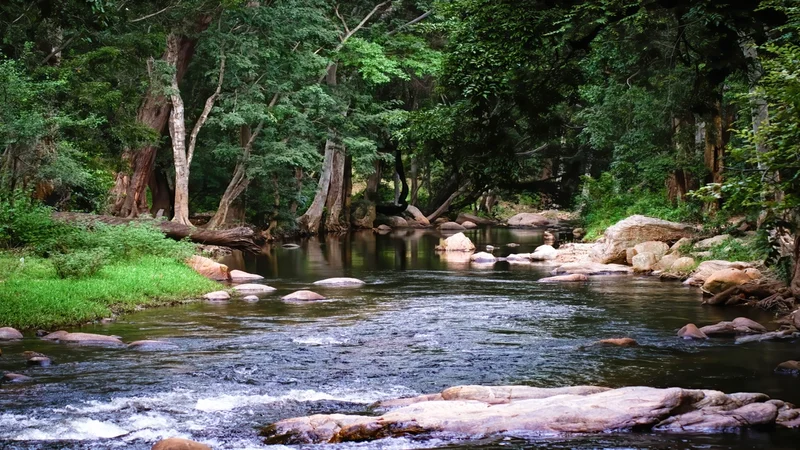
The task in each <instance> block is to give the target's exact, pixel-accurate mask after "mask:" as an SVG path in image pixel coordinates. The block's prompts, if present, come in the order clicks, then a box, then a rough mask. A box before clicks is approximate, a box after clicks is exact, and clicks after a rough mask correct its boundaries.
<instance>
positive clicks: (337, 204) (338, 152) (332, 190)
mask: <svg viewBox="0 0 800 450" xmlns="http://www.w3.org/2000/svg"><path fill="white" fill-rule="evenodd" d="M335 146H336V149H335V150H334V153H333V167H332V169H331V185H330V187H329V188H328V198H327V201H326V202H325V203H326V208H327V209H328V217H327V219H326V220H325V231H331V232H339V231H344V230H346V229H347V226H346V225H343V223H342V221H341V217H340V216H341V213H342V205H343V202H342V193H343V192H344V166H345V159H346V156H345V154H344V153H345V149H344V146H343V145H342V144H340V143H338V142H337V143H336V144H335Z"/></svg>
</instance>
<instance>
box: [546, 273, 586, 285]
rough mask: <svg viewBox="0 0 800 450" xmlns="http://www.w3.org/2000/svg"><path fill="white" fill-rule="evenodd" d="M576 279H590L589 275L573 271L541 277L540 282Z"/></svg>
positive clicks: (571, 280) (572, 280)
mask: <svg viewBox="0 0 800 450" xmlns="http://www.w3.org/2000/svg"><path fill="white" fill-rule="evenodd" d="M574 281H589V277H588V276H586V275H584V274H582V273H573V274H569V275H557V276H554V277H547V278H540V279H539V282H540V283H559V282H574Z"/></svg>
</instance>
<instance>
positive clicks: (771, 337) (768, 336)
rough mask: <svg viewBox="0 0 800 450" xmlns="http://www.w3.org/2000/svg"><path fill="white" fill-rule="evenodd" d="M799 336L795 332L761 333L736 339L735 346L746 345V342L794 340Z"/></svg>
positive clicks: (791, 330)
mask: <svg viewBox="0 0 800 450" xmlns="http://www.w3.org/2000/svg"><path fill="white" fill-rule="evenodd" d="M798 336H800V333H797V332H796V331H795V330H793V329H790V330H781V331H770V332H768V333H761V334H749V335H745V336H741V337H737V338H736V344H746V343H748V342H764V341H780V340H786V339H795V338H797V337H798Z"/></svg>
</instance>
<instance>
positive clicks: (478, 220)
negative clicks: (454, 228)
mask: <svg viewBox="0 0 800 450" xmlns="http://www.w3.org/2000/svg"><path fill="white" fill-rule="evenodd" d="M464 222H472V223H474V224H477V225H495V224H496V223H497V221H496V220H492V219H487V218H485V217H480V216H476V215H475V214H469V213H461V214H459V215H458V217H456V223H460V224H463V223H464Z"/></svg>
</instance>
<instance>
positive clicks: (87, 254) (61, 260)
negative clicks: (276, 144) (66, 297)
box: [50, 247, 110, 278]
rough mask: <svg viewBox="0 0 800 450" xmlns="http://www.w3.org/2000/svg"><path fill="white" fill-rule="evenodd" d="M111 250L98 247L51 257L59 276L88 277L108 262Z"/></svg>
mask: <svg viewBox="0 0 800 450" xmlns="http://www.w3.org/2000/svg"><path fill="white" fill-rule="evenodd" d="M109 254H110V252H109V250H108V249H106V248H102V247H101V248H96V249H92V250H78V251H74V252H71V253H61V254H57V255H53V256H52V257H51V258H50V259H51V260H52V262H53V267H54V268H55V269H56V275H58V277H59V278H87V277H90V276H92V275H94V274H96V273H97V272H98V271H100V269H102V268H103V266H104V265H106V264H107V262H108V255H109Z"/></svg>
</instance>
